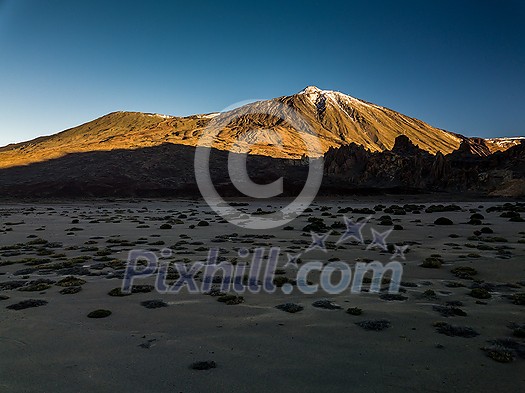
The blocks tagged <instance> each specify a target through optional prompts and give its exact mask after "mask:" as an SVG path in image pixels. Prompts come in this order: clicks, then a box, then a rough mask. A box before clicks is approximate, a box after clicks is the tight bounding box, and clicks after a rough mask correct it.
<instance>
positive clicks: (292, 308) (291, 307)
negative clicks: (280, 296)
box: [275, 303, 304, 314]
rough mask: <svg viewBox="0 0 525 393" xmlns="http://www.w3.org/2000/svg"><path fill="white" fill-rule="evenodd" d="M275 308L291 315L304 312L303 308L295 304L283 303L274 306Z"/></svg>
mask: <svg viewBox="0 0 525 393" xmlns="http://www.w3.org/2000/svg"><path fill="white" fill-rule="evenodd" d="M275 308H277V309H279V310H282V311H285V312H289V313H291V314H294V313H296V312H299V311H303V310H304V307H303V306H301V305H299V304H295V303H283V304H279V305H277V306H275Z"/></svg>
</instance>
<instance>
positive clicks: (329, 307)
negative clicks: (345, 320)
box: [312, 299, 342, 310]
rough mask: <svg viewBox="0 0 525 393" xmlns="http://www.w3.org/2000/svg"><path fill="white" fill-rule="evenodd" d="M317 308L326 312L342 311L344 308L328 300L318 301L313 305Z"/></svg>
mask: <svg viewBox="0 0 525 393" xmlns="http://www.w3.org/2000/svg"><path fill="white" fill-rule="evenodd" d="M312 306H314V307H316V308H324V309H325V310H340V309H341V308H342V307H341V306H340V305H338V304H335V303H334V302H332V301H330V300H326V299H322V300H316V301H315V302H313V303H312Z"/></svg>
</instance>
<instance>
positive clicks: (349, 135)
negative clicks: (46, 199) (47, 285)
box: [0, 86, 516, 168]
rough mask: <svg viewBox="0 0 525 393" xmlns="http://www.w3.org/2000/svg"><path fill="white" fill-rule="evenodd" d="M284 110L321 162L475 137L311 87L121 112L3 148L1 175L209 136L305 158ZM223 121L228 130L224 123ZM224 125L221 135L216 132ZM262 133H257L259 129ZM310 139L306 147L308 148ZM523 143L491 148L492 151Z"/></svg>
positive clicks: (232, 145) (219, 144)
mask: <svg viewBox="0 0 525 393" xmlns="http://www.w3.org/2000/svg"><path fill="white" fill-rule="evenodd" d="M282 108H290V109H292V110H294V111H296V112H297V113H298V118H300V121H304V122H306V123H307V124H308V126H309V127H310V128H311V129H312V130H313V131H314V132H315V133H316V134H317V142H318V143H319V149H318V150H316V151H314V155H317V156H321V155H323V154H324V153H325V152H326V151H328V149H330V148H333V147H340V146H344V145H348V144H350V143H356V144H358V145H362V146H364V147H365V148H366V149H368V150H370V151H372V152H374V151H386V150H390V149H392V148H393V146H394V142H395V139H396V138H397V137H398V136H400V135H405V136H407V137H408V138H409V139H410V140H411V141H413V142H414V143H415V144H416V145H418V146H419V147H420V148H421V149H424V150H426V151H429V152H430V153H432V154H436V153H437V152H441V153H443V154H448V153H451V152H452V151H454V150H457V149H458V148H459V146H460V145H461V142H462V141H464V140H469V138H467V137H465V136H462V135H459V134H455V133H452V132H449V131H445V130H442V129H439V128H436V127H433V126H431V125H429V124H427V123H425V122H423V121H421V120H418V119H415V118H412V117H409V116H406V115H403V114H401V113H399V112H396V111H394V110H392V109H389V108H386V107H383V106H380V105H376V104H373V103H371V102H367V101H365V100H361V99H358V98H355V97H352V96H349V95H346V94H343V93H340V92H337V91H334V90H321V89H319V88H317V87H315V86H307V87H306V88H305V89H303V90H301V91H300V92H298V93H296V94H293V95H291V96H281V97H277V98H274V99H270V100H263V101H257V102H254V103H250V104H247V105H244V106H241V107H239V108H236V109H233V110H231V111H228V112H223V113H209V114H198V115H191V116H185V117H178V116H171V115H162V114H155V113H143V112H126V111H116V112H111V113H109V114H107V115H104V116H101V117H99V118H97V119H95V120H92V121H90V122H87V123H84V124H81V125H79V126H76V127H72V128H69V129H67V130H64V131H61V132H59V133H56V134H53V135H48V136H42V137H38V138H35V139H33V140H30V141H27V142H20V143H16V144H10V145H7V146H4V147H0V168H9V167H13V166H20V165H28V164H31V163H35V162H42V161H46V160H50V159H56V158H60V157H63V156H65V155H67V154H71V153H81V152H89V151H111V150H114V149H139V148H144V147H152V146H159V145H161V144H164V143H173V144H177V145H187V146H196V145H197V144H198V143H199V138H200V137H201V136H202V134H203V133H204V132H205V131H206V132H207V131H211V132H216V133H217V135H216V138H215V140H214V145H213V147H214V148H217V149H219V150H227V151H235V152H244V151H245V152H248V153H249V154H257V155H264V156H269V157H273V158H292V159H296V158H300V157H301V156H303V155H305V154H306V153H307V151H308V147H309V145H315V144H314V143H313V142H314V141H313V140H312V139H311V138H313V136H312V135H308V134H304V133H303V134H298V132H297V131H296V130H295V129H294V127H292V125H291V124H290V122H289V121H288V119H283V118H281V117H282V116H281V112H282ZM221 121H222V123H221ZM217 124H219V125H222V126H221V127H220V129H216V128H214V127H216V125H217ZM254 128H255V129H254ZM302 139H304V140H305V141H302ZM514 144H516V143H514V142H512V141H511V142H508V143H505V144H504V143H503V142H501V143H499V144H498V143H497V142H492V143H489V145H490V146H489V147H490V150H491V151H496V150H504V149H505V148H508V147H510V146H512V145H514Z"/></svg>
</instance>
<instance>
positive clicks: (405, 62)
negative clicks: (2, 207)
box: [0, 0, 525, 145]
mask: <svg viewBox="0 0 525 393" xmlns="http://www.w3.org/2000/svg"><path fill="white" fill-rule="evenodd" d="M148 3H149V2H139V1H132V0H128V1H109V0H106V1H83V2H77V1H71V0H67V1H54V0H50V1H38V0H35V1H30V0H0V145H5V144H7V143H10V142H15V141H22V140H27V139H30V138H34V137H37V136H40V135H45V134H52V133H55V132H58V131H61V130H63V129H66V128H69V127H73V126H75V125H78V124H81V123H84V122H86V121H89V120H92V119H94V118H96V117H99V116H102V115H104V114H106V113H109V112H112V111H116V110H130V111H144V112H156V113H164V114H172V115H189V114H194V113H206V112H213V111H218V110H221V109H223V108H225V107H227V106H229V105H230V104H232V103H235V102H237V101H242V100H246V99H251V98H272V97H277V96H281V95H289V94H293V93H295V92H297V91H299V90H301V89H302V88H304V87H305V86H307V85H316V86H318V87H320V88H323V89H331V90H339V91H342V92H344V93H347V94H350V95H352V96H355V97H358V98H363V99H366V100H368V101H372V102H374V103H377V104H379V105H383V106H387V107H390V108H392V109H395V110H398V111H400V112H402V113H404V114H407V115H410V116H414V117H417V118H419V119H422V120H424V121H426V122H428V123H430V124H432V125H434V126H437V127H441V128H444V129H447V130H450V131H455V132H460V133H463V134H466V135H470V136H474V135H478V136H484V137H489V136H503V135H507V136H511V135H521V136H523V135H525V122H524V121H523V119H524V113H525V2H523V1H521V2H520V1H504V0H500V1H484V0H476V1H454V0H436V1H423V0H421V1H403V0H398V1H373V0H372V1H362V0H361V1H308V0H305V1H297V2H294V1H284V0H280V1H273V0H265V1H228V2H226V1H225V2H219V1H166V2H160V1H157V2H152V3H153V4H148Z"/></svg>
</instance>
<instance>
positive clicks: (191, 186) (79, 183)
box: [0, 136, 525, 198]
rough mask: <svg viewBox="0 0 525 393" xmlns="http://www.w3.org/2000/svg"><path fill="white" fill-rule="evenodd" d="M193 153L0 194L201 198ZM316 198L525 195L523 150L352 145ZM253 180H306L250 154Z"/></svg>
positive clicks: (156, 155)
mask: <svg viewBox="0 0 525 393" xmlns="http://www.w3.org/2000/svg"><path fill="white" fill-rule="evenodd" d="M195 150H196V148H195V147H192V146H186V145H176V144H171V143H166V144H163V145H159V146H154V147H146V148H140V149H135V150H126V149H118V150H111V151H93V152H86V153H73V154H68V155H66V156H64V157H61V158H57V159H52V160H48V161H44V162H39V163H34V164H30V165H27V166H19V167H12V168H6V169H2V170H0V194H1V195H2V196H3V197H6V198H10V197H15V198H21V197H27V198H53V197H66V198H76V197H81V198H85V197H87V198H90V197H199V196H200V191H199V189H198V187H197V183H196V180H195V173H194V155H195ZM324 161H325V175H324V179H323V183H322V186H321V190H320V192H319V194H320V195H348V194H352V195H377V194H383V193H393V194H419V193H428V192H464V191H469V192H473V193H479V194H485V195H489V194H491V195H505V196H523V195H525V143H522V144H520V145H517V146H514V147H512V148H510V149H508V150H506V151H504V152H496V153H494V154H491V155H488V156H480V155H479V154H477V153H476V152H475V151H472V150H471V149H469V148H468V146H461V147H460V148H459V149H458V150H457V151H455V152H453V153H451V154H448V155H443V154H441V153H438V154H436V155H432V154H430V153H428V152H427V151H425V150H422V149H420V148H418V147H417V146H416V145H415V144H413V143H412V142H411V141H410V140H409V139H408V138H407V137H405V136H400V137H398V138H397V139H396V141H395V144H394V147H393V148H392V150H391V151H385V152H371V151H369V150H366V149H365V148H364V147H363V146H360V145H357V144H355V143H351V144H349V145H345V146H341V147H340V148H331V149H329V150H328V152H327V153H326V154H325V156H324ZM227 163H228V152H227V151H224V150H216V149H211V150H210V173H211V178H212V180H213V184H214V185H215V188H216V189H217V191H218V192H219V194H220V195H222V196H225V197H239V196H242V195H241V194H240V193H239V192H238V191H237V190H236V188H235V187H234V186H233V185H232V182H231V180H230V178H229V174H228V166H227ZM247 167H248V172H249V176H250V178H251V179H252V180H253V181H254V182H256V183H259V184H267V183H270V182H273V181H274V180H276V179H278V178H279V177H283V178H284V186H285V189H284V196H295V195H297V194H298V193H299V192H300V190H301V189H302V187H303V185H304V182H305V179H306V177H307V175H308V165H307V161H305V160H290V159H280V158H271V157H268V156H259V155H249V156H248V157H247Z"/></svg>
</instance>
